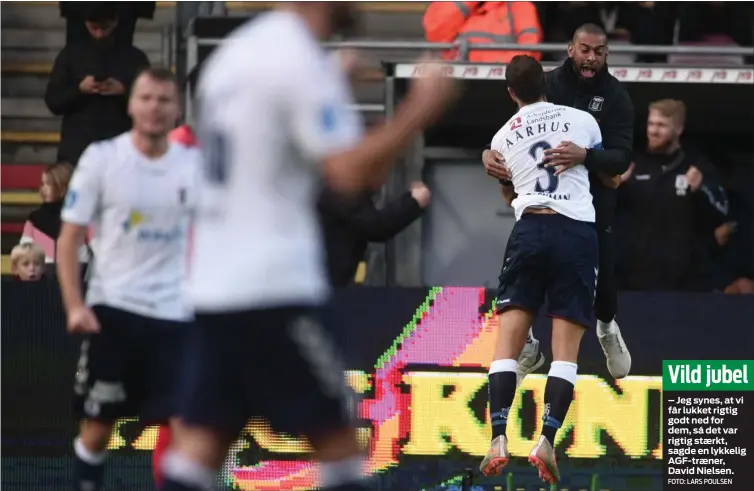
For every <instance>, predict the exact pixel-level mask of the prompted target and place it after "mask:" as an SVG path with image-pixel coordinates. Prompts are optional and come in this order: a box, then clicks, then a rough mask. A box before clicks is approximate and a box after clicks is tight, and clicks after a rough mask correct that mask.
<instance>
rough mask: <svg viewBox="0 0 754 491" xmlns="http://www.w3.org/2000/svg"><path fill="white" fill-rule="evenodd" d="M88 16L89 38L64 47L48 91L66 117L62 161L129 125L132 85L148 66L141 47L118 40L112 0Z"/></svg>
mask: <svg viewBox="0 0 754 491" xmlns="http://www.w3.org/2000/svg"><path fill="white" fill-rule="evenodd" d="M85 19H86V28H87V31H88V32H89V35H90V36H89V37H90V39H89V42H86V43H81V44H76V45H72V46H66V47H65V48H63V51H61V52H60V54H59V55H58V57H57V58H56V59H55V65H54V66H53V69H52V74H51V75H50V81H49V82H48V84H47V92H46V94H45V103H46V104H47V107H48V108H49V109H50V111H52V113H53V114H55V115H59V116H63V125H62V128H61V135H60V146H59V147H58V160H59V161H67V162H70V163H71V164H73V165H76V162H78V159H79V156H81V154H82V153H83V151H84V149H85V148H86V147H87V146H88V145H89V144H90V143H92V142H94V141H99V140H104V139H107V138H112V137H114V136H117V135H119V134H121V133H123V132H125V131H128V130H129V128H130V127H131V120H130V118H129V117H128V113H127V99H128V97H127V96H128V90H129V87H130V86H131V84H132V83H133V81H134V79H135V78H136V75H137V74H138V73H139V72H140V71H141V70H142V69H144V68H147V67H148V66H149V60H148V59H147V56H146V55H145V54H144V52H142V51H141V50H139V49H137V48H135V47H133V46H130V45H129V46H118V45H116V44H115V37H114V31H115V27H116V26H117V24H118V16H117V9H116V8H115V7H114V6H113V5H111V4H110V3H109V2H100V3H99V4H95V5H93V6H92V7H91V8H90V9H89V10H87V12H86V16H85Z"/></svg>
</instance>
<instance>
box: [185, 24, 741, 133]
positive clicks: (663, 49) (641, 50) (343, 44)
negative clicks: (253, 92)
mask: <svg viewBox="0 0 754 491" xmlns="http://www.w3.org/2000/svg"><path fill="white" fill-rule="evenodd" d="M222 41H223V40H222V39H199V38H198V37H197V36H195V35H191V36H189V38H188V39H187V63H186V72H187V73H188V72H190V71H191V70H192V69H193V68H194V67H195V66H196V65H197V64H198V63H199V47H205V46H218V45H220V44H221V43H222ZM323 45H324V46H325V47H327V48H329V49H357V50H366V51H379V50H396V51H411V52H415V51H418V52H422V51H432V52H437V51H447V50H453V49H456V50H458V57H459V59H458V61H462V62H463V61H468V57H469V52H470V51H472V50H479V51H538V52H542V53H562V52H563V51H565V49H566V45H565V44H560V43H541V44H515V43H499V44H498V43H495V44H484V43H471V42H469V41H468V40H463V41H460V42H454V43H430V42H425V41H381V40H373V39H362V40H349V41H338V42H326V43H323ZM610 52H611V53H626V54H655V55H657V54H659V55H719V56H725V55H733V56H747V55H751V54H752V53H754V47H744V46H654V45H653V46H650V45H644V46H640V45H615V46H612V47H610ZM355 109H357V110H359V111H362V112H366V113H374V112H384V111H385V106H384V105H383V104H366V105H364V104H357V105H356V107H355ZM192 112H193V108H192V101H189V100H188V99H187V100H186V117H187V118H189V119H190V117H191V115H192Z"/></svg>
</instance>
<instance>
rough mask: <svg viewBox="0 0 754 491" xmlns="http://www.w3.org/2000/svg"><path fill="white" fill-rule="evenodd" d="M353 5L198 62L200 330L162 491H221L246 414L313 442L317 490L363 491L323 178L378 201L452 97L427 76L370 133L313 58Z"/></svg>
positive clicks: (300, 9)
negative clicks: (321, 196) (326, 239)
mask: <svg viewBox="0 0 754 491" xmlns="http://www.w3.org/2000/svg"><path fill="white" fill-rule="evenodd" d="M351 5H352V4H351V3H350V2H343V3H340V2H294V3H287V4H284V5H281V6H280V7H279V9H278V10H276V11H274V12H270V13H267V14H263V15H260V16H258V17H256V18H255V19H254V20H252V21H250V22H249V23H247V24H246V25H244V26H242V27H240V28H238V29H237V30H236V31H234V33H233V34H232V35H231V36H229V37H228V38H227V39H225V40H224V42H223V44H222V45H221V46H220V47H218V48H217V50H215V51H214V52H213V54H212V55H211V57H210V59H208V60H207V61H206V62H205V65H204V68H203V70H202V75H201V79H200V83H199V90H198V94H197V102H198V115H199V124H198V132H197V134H198V137H199V143H200V147H201V149H202V154H203V161H204V173H203V175H202V178H201V179H200V184H199V206H198V210H197V211H198V213H197V221H196V224H195V230H194V231H195V234H194V243H193V250H194V253H193V257H192V261H191V266H190V267H191V279H190V285H189V292H190V297H191V300H192V302H193V306H194V308H195V311H196V316H197V322H196V328H195V329H193V330H192V333H191V337H190V338H191V339H190V340H189V341H188V343H187V350H186V352H185V360H184V361H185V366H184V371H183V378H184V380H183V386H182V394H181V410H180V418H181V420H180V423H178V424H176V425H175V426H174V427H173V444H172V445H171V449H170V452H169V454H168V455H166V457H165V461H164V465H163V471H164V477H165V482H164V486H163V490H164V491H199V490H205V489H212V488H214V487H215V483H216V475H217V471H218V470H219V469H220V467H221V465H222V463H223V460H224V458H225V455H226V453H227V451H228V447H229V445H230V443H231V442H232V441H233V440H234V439H235V438H236V436H237V435H238V433H239V432H240V430H241V429H242V428H243V427H244V426H245V424H246V422H247V421H248V419H249V418H250V417H251V416H261V417H264V418H266V419H267V420H268V421H270V423H271V425H272V427H273V428H274V429H275V430H276V431H279V432H285V433H288V434H292V435H303V436H305V437H307V438H308V440H309V442H310V443H311V445H312V447H313V449H314V452H313V457H314V459H315V460H317V461H319V462H320V463H321V471H320V477H321V483H320V486H321V488H324V489H327V490H339V491H346V490H348V491H351V490H360V489H365V488H364V486H365V485H366V484H365V483H364V482H363V480H362V475H363V460H362V457H361V455H360V454H361V452H360V447H359V444H358V442H357V439H356V433H355V430H354V427H353V424H352V421H351V417H350V416H349V414H348V401H347V400H346V397H347V394H348V391H347V388H346V385H345V381H344V375H343V371H342V370H343V368H344V367H342V366H341V364H340V363H339V361H338V356H337V353H336V352H335V350H334V348H333V346H332V345H331V343H330V342H329V340H328V336H327V335H326V334H325V329H324V328H323V326H322V325H321V324H320V319H319V317H320V308H321V307H322V306H323V304H324V303H325V302H326V301H327V300H328V297H329V293H330V292H329V288H328V279H327V275H326V273H325V265H324V252H323V246H322V238H321V237H320V227H319V223H318V219H317V212H316V199H317V194H318V189H317V181H318V179H319V174H321V175H322V176H323V177H324V179H325V180H326V182H327V184H328V185H329V186H331V187H333V188H334V189H337V190H338V191H339V192H351V193H357V192H360V191H362V190H364V189H369V188H371V189H375V188H377V187H379V186H380V185H381V184H382V183H383V182H384V180H385V178H386V176H387V174H388V172H389V170H390V167H391V163H392V161H393V158H394V156H395V155H396V153H397V152H399V151H400V150H401V149H403V148H405V146H406V145H407V144H408V143H409V142H410V141H411V140H412V139H413V138H414V137H415V136H416V135H417V134H418V133H419V132H421V131H423V129H424V128H425V127H426V126H427V125H428V124H430V122H431V121H433V120H434V119H435V118H437V117H438V116H439V115H440V114H441V112H442V109H443V108H444V107H445V106H446V105H447V103H448V102H449V100H450V99H451V98H452V96H453V94H454V87H455V85H454V82H453V80H451V79H449V78H445V77H442V75H441V70H440V69H439V67H428V68H427V72H426V73H427V76H426V77H423V78H421V79H418V80H417V81H416V83H415V85H414V86H413V87H412V88H411V90H410V91H409V93H408V95H407V97H406V99H405V102H404V103H403V104H402V105H401V107H399V108H398V110H397V111H396V115H395V118H394V119H392V120H391V121H388V122H387V123H386V124H384V125H383V126H379V127H377V128H375V129H374V130H372V131H370V132H369V133H367V134H366V135H363V134H362V133H363V127H362V123H361V121H360V119H359V115H358V113H356V112H354V111H352V110H351V109H350V108H349V106H350V105H351V104H352V102H353V99H352V97H351V94H350V91H349V89H348V81H347V79H346V77H345V75H344V74H343V72H342V70H341V68H340V66H339V64H338V63H337V62H336V61H334V60H333V59H332V58H331V57H329V56H327V55H326V53H325V52H324V51H323V50H322V48H321V47H320V45H319V42H320V41H322V40H325V39H327V38H329V37H330V36H331V35H332V34H333V33H334V32H337V31H342V30H343V29H344V28H346V27H350V25H351V24H352V23H353V20H354V19H353V17H352V16H353V7H352V6H351ZM218 240H223V247H222V248H223V260H222V261H217V250H218V249H217V245H218Z"/></svg>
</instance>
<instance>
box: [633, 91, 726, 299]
mask: <svg viewBox="0 0 754 491" xmlns="http://www.w3.org/2000/svg"><path fill="white" fill-rule="evenodd" d="M685 121H686V106H685V104H684V103H683V102H681V101H677V100H672V99H663V100H660V101H656V102H653V103H652V104H650V106H649V118H648V121H647V139H648V144H647V148H646V151H645V152H637V153H636V155H635V157H634V163H632V164H631V167H630V168H629V170H628V172H626V173H625V174H624V175H623V176H622V179H621V180H622V181H623V184H622V185H621V186H620V187H619V188H618V214H619V221H618V223H619V224H620V230H619V232H620V234H621V235H622V237H623V240H622V241H621V243H623V244H625V246H626V249H625V250H624V253H623V254H622V256H623V257H622V258H621V260H620V261H619V265H618V277H619V284H620V287H621V289H622V290H642V291H651V290H689V291H711V290H713V289H714V288H715V286H714V284H713V281H712V278H711V270H712V264H711V262H712V258H711V253H712V250H713V247H714V230H715V228H716V227H717V226H719V225H721V224H723V223H725V222H726V220H727V219H726V216H727V213H728V200H727V196H726V193H725V191H724V190H723V188H722V187H721V186H720V185H719V180H718V177H717V173H716V172H715V169H714V167H713V166H712V164H710V163H709V162H708V161H707V160H706V159H705V158H704V157H702V156H701V155H696V154H694V153H692V152H691V151H688V150H686V149H684V148H683V147H682V146H681V143H680V137H681V135H682V133H683V127H684V124H685Z"/></svg>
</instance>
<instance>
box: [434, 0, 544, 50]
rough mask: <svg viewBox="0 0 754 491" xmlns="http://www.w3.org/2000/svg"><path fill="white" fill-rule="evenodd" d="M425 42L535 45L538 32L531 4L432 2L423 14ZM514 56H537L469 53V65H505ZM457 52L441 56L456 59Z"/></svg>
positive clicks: (540, 35) (539, 39) (539, 29)
mask: <svg viewBox="0 0 754 491" xmlns="http://www.w3.org/2000/svg"><path fill="white" fill-rule="evenodd" d="M424 33H425V36H426V38H427V41H429V42H433V43H452V42H454V41H461V40H466V41H469V42H470V43H474V44H502V43H509V44H514V43H516V44H539V43H541V42H542V30H541V28H540V26H539V16H538V15H537V9H536V8H535V7H534V3H533V2H432V3H431V4H430V5H429V8H427V11H426V12H425V13H424ZM516 55H529V56H532V57H534V58H536V59H537V60H539V59H541V56H542V54H541V53H538V52H537V53H534V52H529V51H478V50H473V49H472V50H471V51H470V53H469V61H472V62H477V63H508V62H509V61H510V60H511V59H512V58H513V57H514V56H516ZM457 57H458V52H457V51H455V50H454V51H451V52H448V53H446V54H445V58H446V59H451V60H452V59H456V58H457Z"/></svg>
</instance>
